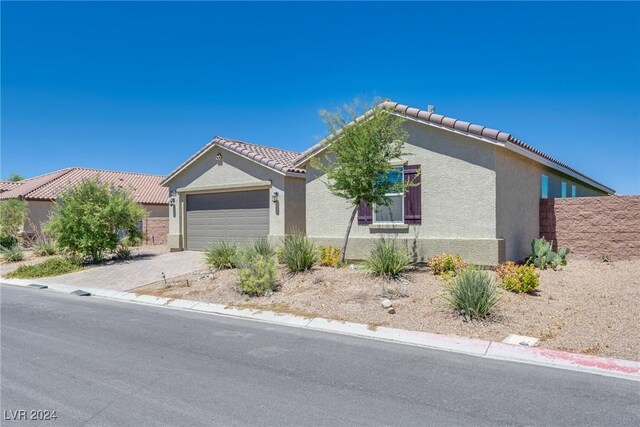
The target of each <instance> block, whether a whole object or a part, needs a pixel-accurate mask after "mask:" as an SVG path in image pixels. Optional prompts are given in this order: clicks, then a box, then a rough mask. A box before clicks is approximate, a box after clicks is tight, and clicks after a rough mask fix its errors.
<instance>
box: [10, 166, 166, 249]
mask: <svg viewBox="0 0 640 427" xmlns="http://www.w3.org/2000/svg"><path fill="white" fill-rule="evenodd" d="M96 178H97V179H99V180H100V181H101V182H107V183H109V184H111V185H113V186H116V187H120V188H123V189H128V190H130V191H131V193H132V196H133V199H134V200H135V201H136V202H138V203H140V204H141V205H142V206H143V207H144V208H145V209H146V210H147V211H148V212H149V216H148V217H147V218H146V219H145V220H144V221H143V223H142V225H141V226H142V231H143V232H144V233H145V234H146V235H147V241H146V243H149V244H152V243H153V244H164V243H166V238H167V232H168V229H169V224H168V223H169V221H168V215H169V210H168V204H169V200H168V192H167V189H166V188H165V187H162V186H161V185H160V182H161V181H162V180H163V179H164V177H163V176H160V175H147V174H141V173H130V172H115V171H107V170H101V169H87V168H66V169H61V170H58V171H55V172H51V173H47V174H44V175H40V176H37V177H34V178H29V179H25V180H22V181H18V182H8V181H2V182H0V200H7V199H22V200H25V201H26V202H27V206H28V216H27V219H26V221H25V224H24V227H23V231H24V233H25V234H26V235H27V236H33V235H34V234H36V233H37V232H38V231H39V230H40V227H41V226H42V224H44V223H46V222H47V221H48V219H49V213H50V212H51V208H52V207H53V202H54V201H55V200H56V199H57V198H58V197H59V196H60V195H61V194H62V193H63V192H64V191H66V190H68V189H70V188H72V187H73V186H75V185H77V184H79V183H80V182H82V181H86V180H89V179H96Z"/></svg>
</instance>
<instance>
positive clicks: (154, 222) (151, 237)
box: [142, 217, 169, 245]
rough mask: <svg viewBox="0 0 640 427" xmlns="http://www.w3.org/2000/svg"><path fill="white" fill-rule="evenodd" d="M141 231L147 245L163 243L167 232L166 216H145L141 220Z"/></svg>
mask: <svg viewBox="0 0 640 427" xmlns="http://www.w3.org/2000/svg"><path fill="white" fill-rule="evenodd" d="M142 232H143V233H144V234H145V241H144V243H145V244H147V245H164V244H166V243H167V234H169V218H168V217H160V218H159V217H147V218H145V219H144V220H143V221H142Z"/></svg>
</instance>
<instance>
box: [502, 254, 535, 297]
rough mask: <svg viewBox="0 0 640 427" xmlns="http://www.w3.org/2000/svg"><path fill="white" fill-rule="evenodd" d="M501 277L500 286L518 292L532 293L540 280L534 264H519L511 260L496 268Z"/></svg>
mask: <svg viewBox="0 0 640 427" xmlns="http://www.w3.org/2000/svg"><path fill="white" fill-rule="evenodd" d="M496 273H497V275H498V278H499V279H500V286H502V287H503V288H504V289H506V290H508V291H511V292H516V293H522V292H524V293H530V292H533V291H535V290H536V289H537V288H538V286H539V284H540V280H539V279H538V275H537V274H536V271H535V268H534V266H533V265H517V264H515V263H513V262H511V261H509V262H505V263H504V264H501V265H499V266H498V267H497V268H496Z"/></svg>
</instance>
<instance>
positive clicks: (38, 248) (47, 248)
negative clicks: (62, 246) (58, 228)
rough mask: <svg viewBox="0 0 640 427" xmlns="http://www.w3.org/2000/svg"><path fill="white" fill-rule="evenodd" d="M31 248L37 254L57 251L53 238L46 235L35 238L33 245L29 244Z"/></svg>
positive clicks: (43, 254) (51, 253)
mask: <svg viewBox="0 0 640 427" xmlns="http://www.w3.org/2000/svg"><path fill="white" fill-rule="evenodd" d="M31 250H32V251H33V253H34V254H35V255H37V256H47V255H55V254H56V253H58V248H57V246H56V242H55V240H53V239H50V238H47V237H43V238H41V239H38V240H36V242H35V243H34V244H33V246H31Z"/></svg>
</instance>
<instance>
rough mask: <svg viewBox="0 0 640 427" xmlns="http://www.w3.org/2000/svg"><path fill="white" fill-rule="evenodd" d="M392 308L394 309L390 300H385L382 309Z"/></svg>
mask: <svg viewBox="0 0 640 427" xmlns="http://www.w3.org/2000/svg"><path fill="white" fill-rule="evenodd" d="M391 307H393V304H391V300H389V299H383V300H382V308H384V309H389V308H391Z"/></svg>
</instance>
